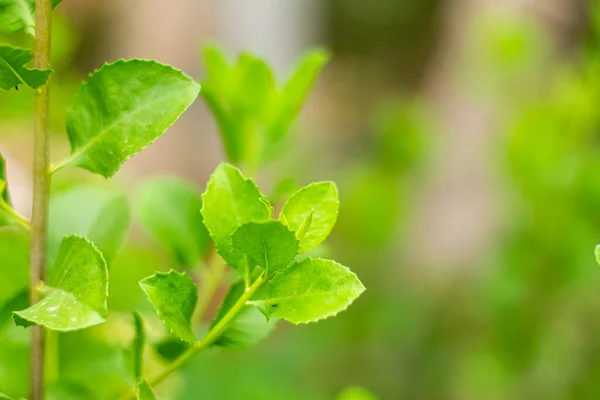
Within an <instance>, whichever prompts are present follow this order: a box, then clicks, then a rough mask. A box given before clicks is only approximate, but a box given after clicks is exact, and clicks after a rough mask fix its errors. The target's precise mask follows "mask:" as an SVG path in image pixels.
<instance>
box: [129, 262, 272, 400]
mask: <svg viewBox="0 0 600 400" xmlns="http://www.w3.org/2000/svg"><path fill="white" fill-rule="evenodd" d="M264 282H265V278H264V272H263V273H262V274H261V275H260V276H259V277H258V278H256V280H255V281H254V283H252V285H250V287H248V288H246V290H245V291H244V293H243V294H242V295H241V296H240V298H239V299H238V300H237V301H236V302H235V304H234V305H233V307H231V309H230V310H229V311H228V312H227V314H225V315H224V316H223V318H221V320H220V321H219V322H218V323H217V324H216V325H215V326H213V327H212V329H211V330H210V331H208V333H207V334H206V335H205V336H204V337H203V338H202V339H200V340H199V341H197V342H196V343H194V345H192V346H191V347H190V348H189V349H188V350H187V351H186V352H185V353H183V354H182V355H181V356H180V357H179V358H178V359H176V360H175V361H173V362H172V363H171V364H169V365H168V366H167V367H166V368H165V369H164V370H163V371H162V372H160V373H159V374H158V375H156V376H154V377H152V378H150V379H148V384H149V385H150V386H151V387H154V386H156V385H158V384H160V383H162V382H163V381H164V380H165V379H166V378H167V377H168V376H169V375H171V374H172V373H173V372H175V371H176V370H177V369H178V368H180V367H181V366H182V365H184V364H185V363H186V362H187V361H188V360H189V359H190V358H192V357H193V356H194V355H196V354H197V353H199V352H200V351H202V350H204V349H206V348H208V347H210V345H211V344H213V343H214V342H215V340H217V339H218V338H219V336H221V334H222V333H223V332H225V330H226V329H227V327H228V326H229V324H230V323H231V322H232V321H233V320H234V319H235V317H236V316H237V315H238V314H239V313H240V311H242V309H243V308H244V307H246V306H247V303H248V301H249V300H250V298H251V297H252V295H253V294H254V293H255V292H256V291H257V290H258V288H259V287H260V286H261V285H262V284H263V283H264ZM135 398H136V389H132V390H131V391H130V392H129V393H127V394H125V395H124V396H122V397H121V398H120V399H119V400H133V399H135Z"/></svg>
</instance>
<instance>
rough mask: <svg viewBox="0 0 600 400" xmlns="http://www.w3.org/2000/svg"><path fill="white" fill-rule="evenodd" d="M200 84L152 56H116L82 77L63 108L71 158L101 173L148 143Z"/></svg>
mask: <svg viewBox="0 0 600 400" xmlns="http://www.w3.org/2000/svg"><path fill="white" fill-rule="evenodd" d="M199 90H200V86H199V85H198V84H197V83H196V82H195V81H194V80H193V79H192V78H190V77H189V76H187V75H185V74H184V73H183V72H181V71H179V70H177V69H175V68H173V67H171V66H168V65H165V64H160V63H158V62H156V61H147V60H135V59H134V60H129V61H125V60H119V61H116V62H114V63H112V64H106V65H104V66H103V67H102V68H100V69H99V70H97V71H96V72H94V73H93V74H92V75H91V76H90V78H89V79H88V81H87V82H86V83H84V84H83V85H82V86H81V88H80V90H79V94H78V95H77V97H76V98H75V101H74V103H73V105H72V106H71V108H70V109H69V112H68V114H67V133H68V136H69V141H70V142H71V156H70V157H69V158H68V159H66V160H64V161H63V162H61V163H60V164H58V165H57V166H55V168H54V171H56V170H57V169H60V168H61V167H63V166H64V165H67V164H74V165H77V166H79V167H81V168H83V169H86V170H88V171H91V172H94V173H97V174H100V175H102V176H104V177H105V178H110V177H111V176H113V175H114V174H115V173H116V172H117V171H118V170H119V168H120V167H121V165H123V163H125V161H127V160H128V159H129V158H130V157H132V156H133V155H135V154H136V153H138V152H140V151H141V150H142V149H144V148H145V147H146V146H148V145H150V144H152V143H153V142H154V141H155V140H156V139H158V137H159V136H161V135H162V134H163V133H164V132H165V131H166V130H167V129H168V128H169V127H170V126H171V125H172V124H173V123H174V122H175V121H176V120H177V119H178V118H179V117H180V116H181V115H182V114H183V113H184V111H185V110H186V109H187V108H188V107H189V106H190V105H191V104H192V103H193V102H194V100H196V98H197V97H198V93H199Z"/></svg>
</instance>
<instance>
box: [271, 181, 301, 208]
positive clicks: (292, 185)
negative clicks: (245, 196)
mask: <svg viewBox="0 0 600 400" xmlns="http://www.w3.org/2000/svg"><path fill="white" fill-rule="evenodd" d="M297 190H298V183H297V182H296V180H295V179H293V178H284V179H282V180H280V181H279V182H278V183H277V185H275V187H274V188H273V190H271V192H270V193H269V200H270V201H271V203H272V204H277V203H279V202H282V201H283V200H285V199H287V198H288V197H290V196H291V195H292V194H293V193H294V192H295V191H297Z"/></svg>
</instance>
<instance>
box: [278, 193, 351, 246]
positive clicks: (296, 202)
mask: <svg viewBox="0 0 600 400" xmlns="http://www.w3.org/2000/svg"><path fill="white" fill-rule="evenodd" d="M339 208H340V203H339V200H338V192H337V188H336V186H335V184H334V183H333V182H319V183H312V184H310V185H308V186H305V187H303V188H302V189H300V190H299V191H297V192H296V193H294V194H293V195H292V197H290V198H289V199H288V201H286V203H285V204H284V206H283V209H282V210H281V214H280V215H279V219H280V220H285V221H287V224H288V227H289V228H290V229H291V230H293V231H294V232H297V231H298V230H299V229H300V228H301V227H302V226H303V224H305V226H304V228H305V229H303V232H301V234H300V236H302V237H301V238H299V240H300V252H301V253H304V252H306V251H308V250H310V249H312V248H314V247H316V246H318V245H319V244H321V242H323V241H324V240H325V239H326V238H327V236H329V233H330V232H331V230H332V229H333V226H334V225H335V221H336V219H337V215H338V211H339ZM311 215H312V216H311ZM309 216H311V217H310V225H309V226H308V227H307V226H306V219H307V217H309Z"/></svg>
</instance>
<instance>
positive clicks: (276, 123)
mask: <svg viewBox="0 0 600 400" xmlns="http://www.w3.org/2000/svg"><path fill="white" fill-rule="evenodd" d="M329 58H330V57H329V54H328V53H327V52H326V51H323V50H315V51H312V52H310V53H309V54H307V55H306V56H305V57H304V59H302V60H301V61H300V63H299V64H298V66H297V67H296V69H295V71H294V72H293V73H292V75H291V77H290V79H289V80H288V81H287V83H286V84H285V86H284V87H283V90H282V92H281V95H280V96H279V99H278V101H277V102H276V104H275V108H274V109H273V113H272V115H273V117H272V120H271V121H270V124H269V128H268V135H269V138H270V139H271V140H272V141H279V140H281V139H282V138H283V137H284V136H285V134H286V132H287V131H288V129H289V126H290V124H291V123H292V122H293V121H294V119H295V118H296V116H297V115H298V113H299V112H300V110H301V108H302V105H303V104H304V101H305V100H306V97H307V96H308V93H309V92H310V90H311V89H312V87H313V86H314V83H315V81H316V79H317V76H318V75H319V73H320V72H321V70H322V69H323V67H324V66H325V65H326V64H327V62H328V61H329Z"/></svg>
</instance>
